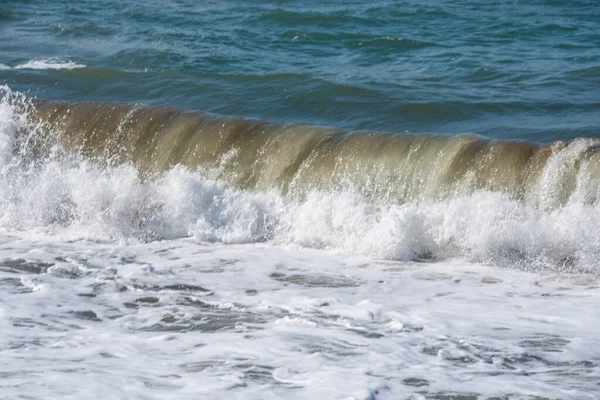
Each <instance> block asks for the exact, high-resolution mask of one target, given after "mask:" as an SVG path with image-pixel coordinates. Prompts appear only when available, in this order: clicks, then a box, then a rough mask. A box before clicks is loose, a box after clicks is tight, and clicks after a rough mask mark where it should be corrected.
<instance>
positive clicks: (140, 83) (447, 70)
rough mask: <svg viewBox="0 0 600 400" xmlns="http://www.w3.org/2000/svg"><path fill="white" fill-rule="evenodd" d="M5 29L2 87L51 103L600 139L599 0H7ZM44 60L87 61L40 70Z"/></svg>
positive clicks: (0, 29) (543, 138) (374, 127)
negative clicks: (136, 104)
mask: <svg viewBox="0 0 600 400" xmlns="http://www.w3.org/2000/svg"><path fill="white" fill-rule="evenodd" d="M0 35H1V37H2V40H0V84H6V85H8V86H9V87H10V88H11V89H13V90H18V91H21V92H26V93H28V94H29V95H30V96H37V97H40V98H46V99H52V100H71V101H119V102H128V103H131V102H141V103H146V104H152V105H156V104H161V105H171V106H175V107H178V108H181V109H183V110H199V111H204V112H212V113H217V114H220V115H225V116H243V117H250V118H260V119H265V120H272V121H279V122H284V123H289V122H306V123H311V124H315V125H321V126H331V127H339V128H344V129H349V130H369V131H386V132H399V133H403V132H407V133H443V134H450V135H454V134H461V133H476V134H480V135H483V136H486V137H491V138H502V139H522V140H530V141H534V142H549V141H551V140H556V139H561V140H569V139H572V138H575V137H581V136H586V137H600V129H599V127H600V112H598V111H599V109H600V5H599V4H598V2H597V1H595V0H591V1H587V0H577V1H570V2H563V1H548V0H537V1H531V2H526V3H521V2H515V1H482V0H480V1H468V0H456V1H416V0H407V1H360V2H359V1H331V2H327V4H322V3H321V2H317V1H307V2H291V1H258V2H244V1H191V0H160V1H158V0H150V1H141V0H134V1H127V2H123V1H120V0H119V1H117V0H105V1H91V0H83V1H78V2H72V1H66V0H59V1H49V0H47V1H44V0H39V1H25V0H18V1H16V0H8V1H7V0H5V1H3V2H2V5H1V7H0ZM40 60H41V61H43V62H47V63H48V62H49V63H67V62H71V63H74V64H77V65H79V66H81V68H73V69H48V68H42V69H31V68H28V67H27V63H30V62H33V61H40ZM30 65H31V64H30ZM83 66H85V67H83ZM15 67H16V68H15Z"/></svg>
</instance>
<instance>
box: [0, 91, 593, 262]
mask: <svg viewBox="0 0 600 400" xmlns="http://www.w3.org/2000/svg"><path fill="white" fill-rule="evenodd" d="M2 92H3V99H2V102H1V105H0V163H1V171H2V173H1V177H0V179H1V188H0V197H1V200H0V205H1V215H0V224H1V225H2V226H3V227H4V228H6V229H17V230H26V231H32V232H37V231H40V230H42V231H43V232H52V233H53V234H58V235H66V236H69V237H73V238H88V239H95V240H125V241H131V240H133V241H149V240H158V239H169V238H177V237H184V236H195V237H196V238H198V239H199V240H204V241H221V242H224V243H246V242H263V241H267V242H271V243H277V244H286V243H287V244H296V245H301V246H307V247H314V248H327V249H336V250H339V251H342V252H346V253H352V254H365V255H370V256H377V257H385V258H393V259H400V260H430V261H435V260H440V259H450V258H462V259H468V260H473V261H478V262H490V263H494V264H501V265H507V266H519V267H523V268H530V269H531V268H542V269H548V268H550V269H553V270H557V269H558V270H569V271H574V270H586V271H592V272H596V271H597V270H598V261H597V260H599V259H600V258H598V256H599V255H600V232H599V231H598V229H597V227H598V226H599V223H600V213H598V201H597V199H598V194H599V191H598V190H599V189H598V188H599V187H600V185H599V183H600V182H599V179H600V171H599V170H598V168H599V165H600V159H599V157H600V147H599V144H600V140H597V139H576V140H573V141H571V142H568V143H567V142H556V143H552V144H549V145H534V144H530V143H517V142H498V141H489V140H485V139H483V138H479V137H473V136H460V137H444V136H436V135H421V136H406V135H396V134H381V133H367V132H344V131H339V130H334V129H324V128H317V127H313V126H308V125H279V124H272V123H267V122H262V121H252V120H244V119H240V118H223V117H216V116H212V115H202V114H198V113H184V112H180V111H178V110H176V109H172V108H168V107H144V106H139V105H133V106H132V105H123V104H114V103H53V102H39V101H32V100H29V99H27V98H25V97H24V96H22V95H20V94H17V93H13V92H11V91H10V89H8V88H6V87H5V88H3V89H2ZM599 271H600V270H599Z"/></svg>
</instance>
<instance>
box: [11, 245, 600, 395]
mask: <svg viewBox="0 0 600 400" xmlns="http://www.w3.org/2000/svg"><path fill="white" fill-rule="evenodd" d="M597 285H598V278H597V277H593V276H585V275H580V276H570V277H563V278H560V279H558V280H556V278H555V277H549V276H542V275H540V274H537V273H536V274H532V273H525V272H519V271H510V270H505V269H499V268H489V267H484V266H478V265H461V264H459V263H453V264H448V263H443V262H442V263H436V264H425V265H423V264H421V265H418V264H414V263H402V262H390V261H381V260H372V259H368V258H364V257H355V256H351V257H340V256H332V255H329V254H327V253H326V252H322V251H321V252H317V251H313V250H296V251H287V250H283V249H281V248H277V247H271V246H264V245H258V244H253V245H221V244H206V243H201V242H196V241H194V240H190V239H176V240H170V241H164V242H152V243H146V244H139V245H133V246H119V245H114V244H98V243H91V242H85V241H80V242H76V243H68V242H64V241H56V240H48V239H47V238H46V239H40V240H32V239H31V238H25V239H24V238H23V237H22V234H21V233H19V234H18V235H17V236H12V237H8V236H6V235H3V234H2V233H0V315H1V316H2V318H0V331H1V332H2V335H0V357H2V360H3V362H2V363H1V364H0V376H1V377H2V379H0V397H2V398H20V397H30V398H73V399H75V398H77V399H97V398H106V397H111V398H121V397H123V396H126V397H127V398H128V399H189V398H199V397H201V398H206V399H223V398H233V399H265V398H273V399H281V398H286V399H357V400H372V399H378V400H382V399H390V400H391V399H411V400H417V399H419V400H421V399H477V400H479V399H482V400H483V399H485V400H487V399H491V398H509V399H513V398H514V399H524V400H535V399H546V398H560V399H564V400H584V399H590V400H591V399H595V391H596V389H597V383H598V376H599V373H600V370H599V367H598V365H599V363H600V350H599V349H600V347H599V346H598V335H597V332H598V329H599V328H600V320H599V318H598V313H597V312H595V310H596V308H597V304H598V300H599V299H598V296H599V292H598V289H597ZM125 394H126V395H125Z"/></svg>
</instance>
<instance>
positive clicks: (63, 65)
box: [0, 58, 86, 70]
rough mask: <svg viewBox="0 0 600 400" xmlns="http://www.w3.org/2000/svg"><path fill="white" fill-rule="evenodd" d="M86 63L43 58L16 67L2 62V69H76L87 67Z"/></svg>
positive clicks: (0, 66) (0, 65)
mask: <svg viewBox="0 0 600 400" xmlns="http://www.w3.org/2000/svg"><path fill="white" fill-rule="evenodd" d="M85 67H86V65H85V64H79V63H76V62H75V61H61V60H57V59H54V58H43V59H40V60H29V61H27V62H26V63H24V64H19V65H16V66H14V67H9V66H8V65H4V64H0V70H1V69H66V70H71V69H76V68H85Z"/></svg>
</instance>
